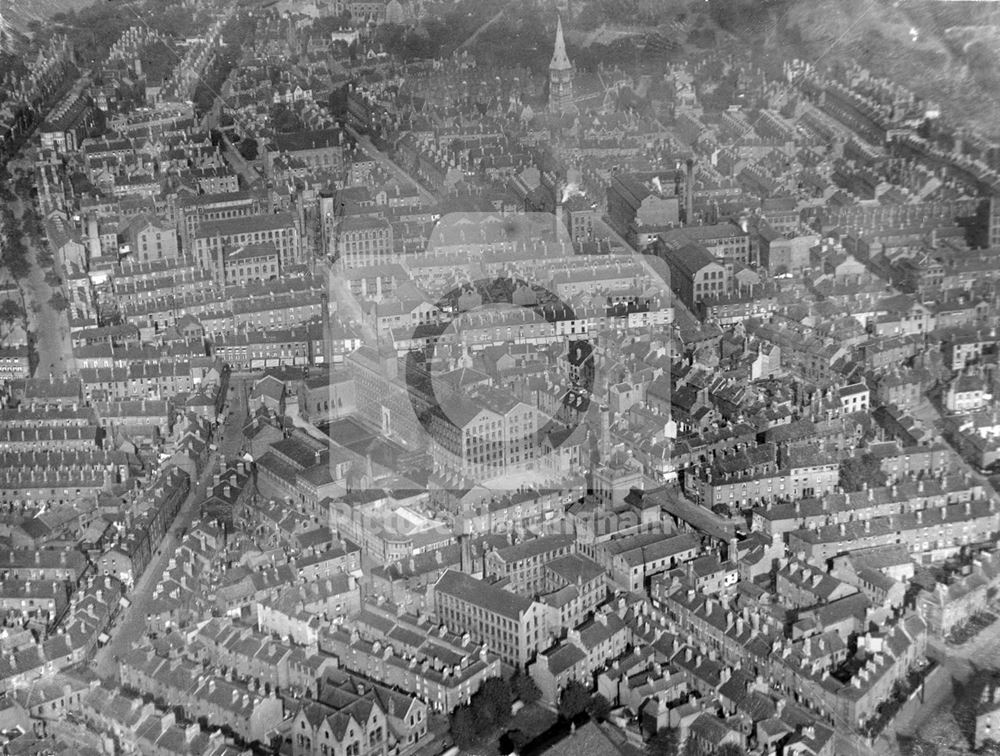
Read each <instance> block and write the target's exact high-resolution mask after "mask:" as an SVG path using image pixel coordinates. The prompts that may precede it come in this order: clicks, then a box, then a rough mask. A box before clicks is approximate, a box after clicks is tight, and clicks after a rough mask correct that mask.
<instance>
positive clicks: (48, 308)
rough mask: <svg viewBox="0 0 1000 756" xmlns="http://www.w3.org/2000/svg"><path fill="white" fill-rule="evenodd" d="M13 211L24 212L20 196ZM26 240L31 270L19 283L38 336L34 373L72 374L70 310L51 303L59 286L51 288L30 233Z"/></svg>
mask: <svg viewBox="0 0 1000 756" xmlns="http://www.w3.org/2000/svg"><path fill="white" fill-rule="evenodd" d="M14 214H15V215H16V216H17V218H18V220H20V219H21V217H22V216H23V215H24V204H23V202H22V201H21V200H18V201H17V202H16V203H14ZM24 243H25V245H26V246H27V248H28V252H29V258H30V261H31V270H30V272H29V273H28V277H27V278H24V279H21V281H19V282H18V283H19V285H20V287H21V291H22V293H23V294H24V304H25V308H26V310H27V319H28V331H30V332H31V333H33V334H34V336H35V350H36V351H37V353H38V367H37V368H36V369H35V376H36V377H39V378H47V377H49V375H53V376H62V375H63V374H64V373H68V374H70V375H72V374H74V373H75V372H76V362H75V360H74V359H73V345H72V342H71V341H70V338H69V317H68V314H67V313H66V312H65V311H64V312H59V311H57V310H56V309H55V308H53V307H52V305H51V304H50V302H51V299H52V295H53V293H55V291H58V289H52V288H51V287H50V286H49V284H48V282H47V281H46V280H45V270H43V269H42V268H41V267H40V266H39V264H38V252H39V250H38V247H37V246H36V245H35V244H34V242H33V241H32V240H31V238H30V237H29V236H28V235H27V234H26V235H25V236H24Z"/></svg>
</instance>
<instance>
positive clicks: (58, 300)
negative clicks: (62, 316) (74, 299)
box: [49, 291, 69, 312]
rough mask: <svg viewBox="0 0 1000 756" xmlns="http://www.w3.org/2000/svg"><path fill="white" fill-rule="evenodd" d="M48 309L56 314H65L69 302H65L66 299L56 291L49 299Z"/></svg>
mask: <svg viewBox="0 0 1000 756" xmlns="http://www.w3.org/2000/svg"><path fill="white" fill-rule="evenodd" d="M49 307H51V308H52V309H53V310H55V311H56V312H65V311H66V310H67V309H68V308H69V302H67V301H66V297H64V296H63V293H62V292H61V291H57V292H56V293H55V294H53V295H52V297H51V298H50V299H49Z"/></svg>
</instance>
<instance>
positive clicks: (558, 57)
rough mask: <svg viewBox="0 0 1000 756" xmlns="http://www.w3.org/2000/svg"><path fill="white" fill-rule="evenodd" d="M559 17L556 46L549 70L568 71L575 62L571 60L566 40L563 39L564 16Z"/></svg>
mask: <svg viewBox="0 0 1000 756" xmlns="http://www.w3.org/2000/svg"><path fill="white" fill-rule="evenodd" d="M558 19H559V20H558V21H557V22H556V46H555V49H553V50H552V62H551V63H549V70H552V71H568V70H570V69H571V68H572V67H573V64H572V63H570V62H569V56H568V55H567V54H566V41H565V40H564V39H563V30H562V16H559V17H558Z"/></svg>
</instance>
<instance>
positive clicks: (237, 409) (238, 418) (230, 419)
mask: <svg viewBox="0 0 1000 756" xmlns="http://www.w3.org/2000/svg"><path fill="white" fill-rule="evenodd" d="M230 386H231V387H232V391H230V392H229V410H231V412H224V419H223V422H221V423H220V425H219V430H218V434H217V438H216V444H217V445H218V450H217V451H214V452H211V453H210V454H209V457H208V461H207V462H206V465H205V469H204V471H203V472H202V474H201V476H200V477H199V479H198V480H197V481H196V482H194V483H192V486H191V492H190V493H189V494H188V497H187V499H185V501H184V503H183V504H182V505H181V509H180V511H179V512H178V513H177V517H176V519H175V520H174V522H173V524H172V525H171V527H170V528H169V530H168V531H167V535H166V537H165V538H164V539H163V541H162V542H161V543H160V545H159V547H158V548H157V550H156V552H155V553H154V555H153V558H152V560H151V561H150V563H149V564H148V565H147V567H146V570H145V572H143V574H142V576H141V577H140V578H139V580H138V581H136V584H135V586H134V587H133V588H132V590H131V591H130V592H129V594H128V596H127V598H128V599H129V601H130V602H131V603H130V604H129V606H128V607H127V608H125V609H123V610H122V612H121V614H119V616H118V619H117V620H116V622H115V625H114V626H113V627H112V629H111V640H110V642H108V644H107V645H105V646H104V647H103V648H101V649H98V651H97V653H96V654H95V656H94V658H93V660H92V661H91V667H92V669H93V670H94V672H95V673H96V674H97V675H98V676H99V677H101V678H103V679H116V678H117V677H118V664H117V662H116V658H117V657H120V656H122V655H123V654H125V653H127V652H128V650H129V648H130V647H131V646H133V645H134V644H135V643H136V642H137V641H138V640H139V639H140V638H142V637H143V636H144V635H145V632H146V615H147V613H148V611H149V607H150V605H151V604H152V601H153V590H154V589H155V588H156V586H157V584H158V583H159V582H160V579H161V578H162V576H163V572H164V571H165V570H166V569H167V566H168V563H169V561H170V558H171V557H172V556H173V555H174V553H175V552H176V551H177V548H178V547H179V546H180V542H181V534H182V533H183V532H185V531H186V530H187V529H188V528H189V527H190V526H191V523H192V522H194V520H195V519H196V518H197V517H198V514H199V508H200V505H201V503H202V502H203V501H204V500H205V499H206V498H207V496H208V493H209V490H210V487H211V485H212V476H213V475H214V474H215V473H216V472H218V470H219V464H220V460H229V459H232V458H233V457H235V456H236V455H238V454H239V452H240V448H241V446H242V433H243V425H244V423H245V422H246V418H247V405H246V392H247V387H246V386H245V385H244V382H243V381H242V380H240V379H238V378H236V379H233V380H231V381H230Z"/></svg>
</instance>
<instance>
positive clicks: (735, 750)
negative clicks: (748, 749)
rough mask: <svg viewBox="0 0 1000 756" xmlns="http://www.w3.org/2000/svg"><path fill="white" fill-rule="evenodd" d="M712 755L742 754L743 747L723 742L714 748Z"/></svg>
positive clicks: (738, 755)
mask: <svg viewBox="0 0 1000 756" xmlns="http://www.w3.org/2000/svg"><path fill="white" fill-rule="evenodd" d="M712 756H743V749H742V748H740V747H739V746H738V745H736V744H735V743H723V744H722V745H720V746H719V747H718V748H716V749H715V751H714V753H713V754H712Z"/></svg>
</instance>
